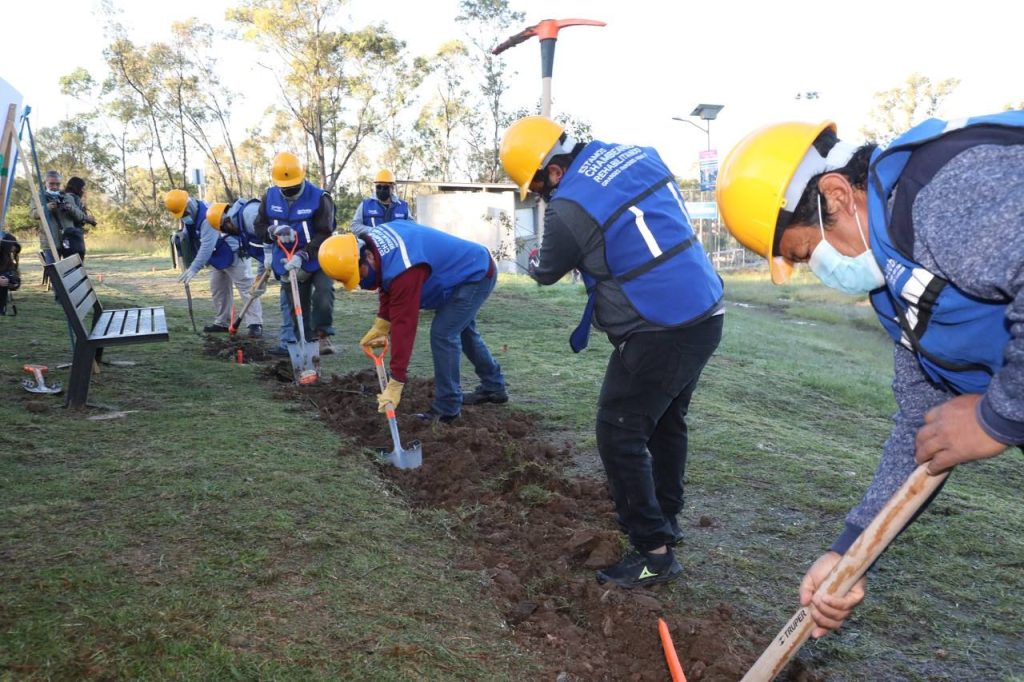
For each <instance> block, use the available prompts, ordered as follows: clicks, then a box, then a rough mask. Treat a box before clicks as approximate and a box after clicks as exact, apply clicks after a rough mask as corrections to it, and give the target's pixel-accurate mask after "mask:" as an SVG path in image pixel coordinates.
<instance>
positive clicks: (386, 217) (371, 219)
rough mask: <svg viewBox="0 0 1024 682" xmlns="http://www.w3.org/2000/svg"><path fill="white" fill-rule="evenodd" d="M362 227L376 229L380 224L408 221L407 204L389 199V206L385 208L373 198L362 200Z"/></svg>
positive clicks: (399, 200) (393, 198)
mask: <svg viewBox="0 0 1024 682" xmlns="http://www.w3.org/2000/svg"><path fill="white" fill-rule="evenodd" d="M362 208H363V212H362V216H363V225H366V226H368V227H376V226H377V225H380V224H381V223H389V222H391V221H392V220H408V219H409V218H410V216H409V204H407V203H405V202H404V201H402V200H401V199H397V198H395V197H391V205H389V206H385V205H384V204H382V203H380V202H379V201H377V199H376V198H375V197H369V198H367V199H363V207H362Z"/></svg>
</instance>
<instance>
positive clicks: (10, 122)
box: [0, 104, 17, 227]
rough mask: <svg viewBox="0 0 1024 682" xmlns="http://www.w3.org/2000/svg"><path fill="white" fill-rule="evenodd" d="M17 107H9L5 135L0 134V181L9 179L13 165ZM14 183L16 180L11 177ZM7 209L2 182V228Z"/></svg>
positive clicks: (0, 207)
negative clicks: (12, 145)
mask: <svg viewBox="0 0 1024 682" xmlns="http://www.w3.org/2000/svg"><path fill="white" fill-rule="evenodd" d="M16 113H17V106H16V105H14V104H12V105H10V106H9V107H7V119H6V120H5V121H4V128H3V133H0V179H6V178H7V177H8V175H7V174H8V172H9V168H10V165H11V138H13V137H14V118H15V114H16ZM11 180H12V181H13V180H14V178H13V177H11ZM6 208H7V183H6V182H3V181H0V227H3V219H4V217H5V209H6Z"/></svg>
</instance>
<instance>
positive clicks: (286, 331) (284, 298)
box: [281, 280, 298, 348]
mask: <svg viewBox="0 0 1024 682" xmlns="http://www.w3.org/2000/svg"><path fill="white" fill-rule="evenodd" d="M289 286H290V285H289V284H288V282H287V280H284V281H282V282H281V348H286V347H287V346H288V344H289V343H297V342H298V338H296V336H295V327H294V325H293V324H292V306H291V304H290V303H289V302H288V287H289Z"/></svg>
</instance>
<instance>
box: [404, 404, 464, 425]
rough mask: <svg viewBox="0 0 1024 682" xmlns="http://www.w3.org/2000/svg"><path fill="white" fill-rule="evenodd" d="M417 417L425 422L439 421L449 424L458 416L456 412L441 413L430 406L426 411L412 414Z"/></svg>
mask: <svg viewBox="0 0 1024 682" xmlns="http://www.w3.org/2000/svg"><path fill="white" fill-rule="evenodd" d="M413 416H414V417H416V418H417V419H422V420H423V421H425V422H441V423H442V424H451V423H452V422H453V421H455V420H456V419H458V418H459V415H458V414H441V413H440V412H437V411H436V410H435V409H434V408H433V407H431V408H430V409H429V410H427V411H426V412H417V413H416V414H414V415H413Z"/></svg>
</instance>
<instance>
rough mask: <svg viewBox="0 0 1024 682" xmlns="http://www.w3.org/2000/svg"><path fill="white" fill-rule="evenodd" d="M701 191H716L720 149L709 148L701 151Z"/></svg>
mask: <svg viewBox="0 0 1024 682" xmlns="http://www.w3.org/2000/svg"><path fill="white" fill-rule="evenodd" d="M699 163H700V165H699V168H700V191H702V192H714V191H715V182H716V181H717V180H718V150H717V149H709V150H707V151H704V152H701V153H700V157H699Z"/></svg>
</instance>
